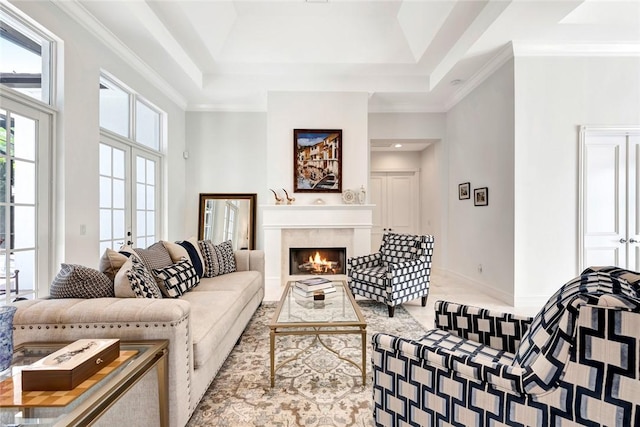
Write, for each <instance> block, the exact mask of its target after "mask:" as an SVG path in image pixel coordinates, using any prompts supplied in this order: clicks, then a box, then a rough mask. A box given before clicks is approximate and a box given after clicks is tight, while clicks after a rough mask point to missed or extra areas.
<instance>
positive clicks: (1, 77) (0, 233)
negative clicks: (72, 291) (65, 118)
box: [0, 4, 55, 305]
mask: <svg viewBox="0 0 640 427" xmlns="http://www.w3.org/2000/svg"><path fill="white" fill-rule="evenodd" d="M35 25H36V24H30V23H28V22H27V21H26V20H25V19H23V18H21V17H20V15H19V14H18V13H17V12H14V9H13V8H12V7H11V5H10V4H0V85H1V86H2V87H1V88H0V89H2V90H0V305H2V304H7V303H9V302H11V301H13V300H14V299H15V298H16V297H25V298H35V297H37V296H38V293H39V291H42V293H46V291H47V290H48V283H49V282H50V273H51V268H50V259H51V251H52V246H51V245H52V236H51V233H52V226H51V218H50V217H51V211H52V206H51V196H50V195H51V192H52V184H51V183H52V181H53V179H52V168H51V164H52V161H51V156H52V154H51V153H52V144H53V136H52V132H51V126H52V123H53V122H54V120H55V111H54V110H52V109H51V108H50V107H49V106H43V105H42V102H44V103H47V104H48V103H50V100H51V99H52V96H51V93H52V85H51V81H52V79H51V73H50V70H51V68H52V67H51V57H52V52H53V48H54V43H53V41H52V39H51V38H50V37H49V36H46V35H45V34H44V31H43V30H40V29H38V28H36V27H35ZM6 88H10V90H6ZM30 98H34V99H30ZM35 100H37V101H41V102H35ZM39 287H41V289H39Z"/></svg>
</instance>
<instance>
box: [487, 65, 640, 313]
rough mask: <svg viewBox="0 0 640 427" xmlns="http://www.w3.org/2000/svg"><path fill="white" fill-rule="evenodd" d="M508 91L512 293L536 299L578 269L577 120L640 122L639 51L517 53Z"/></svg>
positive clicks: (519, 299) (523, 298) (520, 298)
mask: <svg viewBox="0 0 640 427" xmlns="http://www.w3.org/2000/svg"><path fill="white" fill-rule="evenodd" d="M515 95H516V96H515V123H516V128H515V140H516V147H515V182H516V187H515V190H516V193H515V208H514V210H515V236H514V238H515V246H514V251H515V282H514V283H515V298H516V304H522V305H531V302H532V301H534V305H536V304H538V303H539V302H540V301H545V300H546V299H547V298H548V297H549V296H550V295H551V294H552V293H553V292H554V291H555V290H557V288H558V287H560V286H561V285H562V284H563V283H565V282H566V281H568V280H569V279H571V278H572V277H574V276H575V275H576V274H577V273H579V272H578V270H577V269H578V247H577V242H578V236H577V232H578V223H577V221H578V130H579V126H580V125H615V126H624V125H638V124H640V58H638V57H636V58H613V57H602V58H576V57H573V58H559V57H548V58H545V57H520V58H516V60H515ZM490 200H491V194H490Z"/></svg>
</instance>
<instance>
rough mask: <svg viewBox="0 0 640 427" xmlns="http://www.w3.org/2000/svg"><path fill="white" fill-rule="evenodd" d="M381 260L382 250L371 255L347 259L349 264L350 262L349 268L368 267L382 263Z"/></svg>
mask: <svg viewBox="0 0 640 427" xmlns="http://www.w3.org/2000/svg"><path fill="white" fill-rule="evenodd" d="M381 260H382V256H381V255H380V252H376V253H375V254H371V255H362V256H355V257H351V258H349V259H348V260H347V264H349V268H368V267H374V266H376V265H380V262H381Z"/></svg>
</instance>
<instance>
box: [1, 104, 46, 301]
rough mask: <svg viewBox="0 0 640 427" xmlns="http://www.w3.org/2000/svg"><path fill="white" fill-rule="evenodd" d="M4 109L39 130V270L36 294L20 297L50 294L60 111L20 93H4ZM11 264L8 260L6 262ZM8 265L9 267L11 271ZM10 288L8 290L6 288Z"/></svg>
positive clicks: (8, 281) (8, 298)
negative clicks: (57, 120)
mask: <svg viewBox="0 0 640 427" xmlns="http://www.w3.org/2000/svg"><path fill="white" fill-rule="evenodd" d="M0 108H2V109H3V110H8V111H13V112H16V113H17V114H20V115H22V116H24V117H28V118H30V119H33V120H35V121H36V122H37V128H36V133H37V136H36V141H37V146H36V171H35V173H36V203H35V209H36V212H35V218H36V230H35V233H36V234H35V235H36V241H35V271H34V272H33V281H34V283H33V291H31V290H29V291H28V292H25V291H20V292H19V293H18V295H17V296H18V297H21V296H23V297H32V296H33V297H34V298H38V297H39V296H41V295H47V294H48V292H49V283H50V278H51V277H52V274H53V270H52V268H53V267H52V265H53V262H52V260H53V256H52V255H53V250H54V248H53V245H54V242H55V237H56V236H55V232H54V231H55V229H54V227H53V223H54V220H55V216H54V214H53V213H54V212H55V206H54V201H53V197H52V193H53V188H54V185H53V181H54V180H53V158H52V157H53V153H54V149H53V146H54V135H55V132H54V127H55V120H56V117H55V116H56V112H55V111H54V110H52V109H50V108H44V107H43V105H42V104H41V103H38V102H36V101H35V100H34V99H33V98H31V97H29V96H27V95H24V94H21V93H18V92H10V93H1V94H0ZM6 262H7V264H8V262H9V261H8V260H7V261H6ZM8 267H9V266H8V265H6V266H5V269H6V271H9V269H8ZM2 280H4V281H5V283H4V285H5V286H7V287H8V286H10V285H11V279H10V278H9V277H5V278H4V279H2ZM5 289H8V288H5ZM15 297H16V295H15V294H11V293H10V292H8V293H5V295H2V296H0V301H2V300H4V301H3V302H4V303H9V302H11V301H12V300H13V299H14V298H15Z"/></svg>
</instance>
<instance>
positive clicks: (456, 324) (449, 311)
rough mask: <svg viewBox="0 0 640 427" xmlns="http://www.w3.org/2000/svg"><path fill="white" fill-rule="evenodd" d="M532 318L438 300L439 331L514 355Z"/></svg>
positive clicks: (436, 308)
mask: <svg viewBox="0 0 640 427" xmlns="http://www.w3.org/2000/svg"><path fill="white" fill-rule="evenodd" d="M532 321H533V318H532V317H528V316H521V315H517V314H512V313H502V312H499V311H491V310H486V309H484V308H480V307H474V306H470V305H465V304H457V303H453V302H448V301H436V303H435V325H436V328H439V329H442V330H444V331H447V332H451V333H452V334H455V335H457V336H459V337H461V338H466V339H470V340H473V341H476V342H479V343H480V344H484V345H488V346H489V347H492V348H495V349H498V350H504V351H508V352H509V353H515V352H516V351H517V349H518V346H519V345H520V340H521V339H522V336H523V335H524V333H525V331H526V330H527V329H528V328H529V326H530V325H531V322H532Z"/></svg>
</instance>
